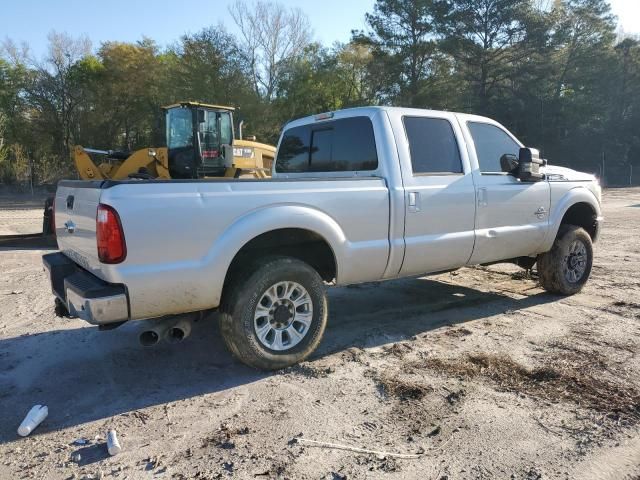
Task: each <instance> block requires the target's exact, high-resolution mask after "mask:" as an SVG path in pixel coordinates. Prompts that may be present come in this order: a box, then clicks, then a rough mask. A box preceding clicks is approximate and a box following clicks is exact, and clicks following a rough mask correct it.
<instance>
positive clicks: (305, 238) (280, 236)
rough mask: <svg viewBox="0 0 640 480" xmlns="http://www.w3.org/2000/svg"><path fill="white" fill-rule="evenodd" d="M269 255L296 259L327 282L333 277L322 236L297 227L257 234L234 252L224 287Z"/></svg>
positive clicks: (331, 256)
mask: <svg viewBox="0 0 640 480" xmlns="http://www.w3.org/2000/svg"><path fill="white" fill-rule="evenodd" d="M272 255H283V256H287V257H293V258H297V259H298V260H301V261H303V262H305V263H307V264H309V265H310V266H311V267H313V268H314V269H315V270H316V271H317V272H318V274H319V275H320V277H322V279H323V280H325V281H327V282H330V281H332V280H333V279H335V278H336V273H337V268H336V259H335V256H334V254H333V250H332V249H331V246H330V245H329V244H328V243H327V241H326V240H325V239H324V238H323V237H322V236H320V235H318V234H317V233H315V232H312V231H310V230H304V229H301V228H281V229H278V230H272V231H270V232H266V233H263V234H261V235H258V236H257V237H255V238H253V239H252V240H250V241H249V242H248V243H246V244H245V245H244V246H243V247H242V248H241V249H240V251H239V252H238V253H236V256H235V257H233V260H232V261H231V265H230V266H229V270H228V271H227V277H226V278H225V285H226V284H227V282H228V281H229V278H231V277H232V276H233V275H234V274H235V273H237V272H238V271H240V270H242V268H243V267H246V266H247V265H249V264H251V263H252V262H253V261H255V260H257V259H259V258H264V257H267V256H272Z"/></svg>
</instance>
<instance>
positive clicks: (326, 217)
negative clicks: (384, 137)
mask: <svg viewBox="0 0 640 480" xmlns="http://www.w3.org/2000/svg"><path fill="white" fill-rule="evenodd" d="M100 203H102V204H106V205H110V206H112V207H114V208H115V209H116V211H117V212H118V213H119V215H120V219H121V223H122V227H123V229H124V234H125V241H126V248H127V258H126V259H125V261H124V262H123V263H120V264H117V265H108V264H103V263H100V261H99V260H98V256H97V249H96V223H95V218H96V210H97V207H98V204H100ZM55 217H56V233H57V236H58V246H59V248H60V250H61V251H62V252H63V253H64V254H65V255H67V256H68V257H69V258H71V259H72V260H73V261H74V262H76V263H77V264H78V265H80V266H81V267H82V268H84V269H86V270H87V271H89V272H91V273H93V274H94V275H96V276H97V277H98V278H100V279H102V280H104V281H106V282H109V283H113V284H120V283H125V279H126V285H127V289H128V296H129V299H130V313H131V318H132V319H137V318H149V317H154V316H159V315H166V314H170V313H181V312H186V311H197V310H204V309H209V308H214V307H216V306H217V305H218V304H219V301H220V295H221V291H222V286H223V285H222V283H223V280H224V278H225V273H226V269H227V268H228V266H229V264H230V263H231V261H232V260H233V258H234V255H235V254H236V252H238V251H239V250H240V248H242V246H243V245H244V244H245V243H246V241H247V239H251V238H253V236H254V234H253V233H252V232H255V236H257V235H259V234H260V233H262V232H264V231H265V228H267V229H268V230H278V229H287V228H296V229H304V228H309V229H312V230H313V231H315V232H319V233H320V234H321V235H324V236H326V237H330V238H327V240H331V242H330V243H332V244H338V245H342V246H343V247H344V248H341V249H340V251H336V252H334V255H336V257H343V258H336V260H337V264H338V265H340V267H341V268H340V271H338V273H337V275H336V276H337V278H336V281H337V283H342V284H345V283H352V282H357V281H359V280H360V279H363V278H367V279H369V278H381V277H382V276H383V274H384V273H385V269H386V267H387V259H388V256H389V249H390V247H389V245H390V242H389V190H388V188H387V186H386V183H385V180H384V179H381V178H376V177H357V176H354V177H350V178H322V179H287V178H278V179H270V180H253V179H229V180H171V181H163V180H155V181H154V180H151V181H146V180H145V181H140V180H131V181H101V182H95V181H89V182H87V181H63V182H61V183H60V184H59V186H58V191H57V194H56V213H55ZM363 218H364V219H367V221H364V222H363V221H362V219H363ZM65 225H67V226H69V225H71V226H72V227H73V233H71V232H70V229H69V228H67V227H66V226H65ZM342 252H349V253H348V255H346V254H344V253H342ZM159 259H161V260H160V261H159ZM167 278H171V284H172V288H171V289H163V290H162V292H163V293H162V295H158V290H159V286H160V285H165V284H166V279H167Z"/></svg>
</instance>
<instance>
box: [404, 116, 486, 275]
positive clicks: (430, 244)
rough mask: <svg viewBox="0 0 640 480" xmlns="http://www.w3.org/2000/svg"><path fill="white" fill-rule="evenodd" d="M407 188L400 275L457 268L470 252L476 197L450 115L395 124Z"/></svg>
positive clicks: (405, 187) (464, 151) (467, 161)
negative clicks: (403, 245) (403, 248)
mask: <svg viewBox="0 0 640 480" xmlns="http://www.w3.org/2000/svg"><path fill="white" fill-rule="evenodd" d="M400 122H401V125H400ZM394 123H395V125H394V130H395V131H396V132H399V131H401V132H402V135H403V136H404V138H401V137H400V136H399V134H398V133H396V136H397V137H399V139H398V141H397V143H398V153H399V157H400V163H401V168H402V180H403V184H404V189H405V233H404V238H405V255H404V261H403V263H402V267H401V270H400V274H401V275H413V274H421V273H428V272H435V271H439V270H445V269H450V268H454V267H459V266H462V265H464V264H466V263H467V261H468V260H469V257H470V256H471V252H472V250H473V242H474V231H473V228H474V217H475V193H474V185H473V178H472V175H471V169H470V163H469V159H468V156H467V152H466V149H465V148H461V147H463V145H460V142H459V141H458V139H461V138H462V137H461V130H460V126H459V124H458V123H457V121H456V119H455V117H454V116H453V114H450V113H446V112H428V113H427V112H425V115H424V116H422V115H421V114H420V113H416V114H415V115H413V114H412V115H405V116H402V117H401V119H396V120H395V122H394Z"/></svg>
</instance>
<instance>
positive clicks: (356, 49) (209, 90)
mask: <svg viewBox="0 0 640 480" xmlns="http://www.w3.org/2000/svg"><path fill="white" fill-rule="evenodd" d="M229 10H230V14H231V16H232V18H233V19H234V21H235V23H236V25H237V27H238V31H239V34H237V35H233V34H231V33H229V32H228V31H226V30H225V28H223V27H222V26H220V25H219V26H211V27H207V28H204V29H203V30H201V31H200V32H198V33H194V34H185V35H183V36H182V37H181V38H180V39H178V40H177V41H176V42H175V43H174V44H172V45H170V46H168V47H162V48H161V47H160V46H159V45H158V44H157V43H156V42H155V41H154V40H153V39H151V38H143V39H142V40H140V41H138V42H135V43H125V42H118V41H109V42H104V43H102V44H101V45H99V46H98V47H97V49H92V46H91V43H90V42H89V40H88V39H86V38H84V37H77V38H74V37H72V36H70V35H68V34H67V33H60V32H55V31H53V32H51V33H50V35H49V45H48V52H47V54H46V55H45V56H44V57H43V58H40V59H36V58H33V56H32V55H31V54H30V52H29V48H28V46H27V45H18V44H16V43H15V42H13V41H12V40H11V39H6V40H5V41H4V42H3V44H2V48H1V50H0V51H1V55H0V182H2V183H5V184H11V183H20V182H25V181H27V180H29V179H31V180H33V181H35V182H36V183H46V182H53V181H55V180H57V179H59V178H62V177H74V176H75V171H74V169H73V166H72V162H71V160H70V152H71V150H72V148H73V145H75V144H80V145H84V146H90V147H94V148H102V149H123V150H134V149H136V148H142V147H146V146H153V145H159V144H160V142H162V137H163V135H164V132H162V131H160V123H159V122H158V119H159V114H160V113H159V112H160V106H162V105H165V104H170V103H173V102H175V101H180V100H194V101H200V102H206V103H214V104H221V105H234V106H238V107H239V108H240V110H239V112H238V114H237V115H236V116H237V118H238V119H243V120H245V132H246V133H249V134H254V135H256V136H257V137H258V139H259V140H260V141H264V142H276V141H277V138H278V135H279V132H280V130H281V128H282V126H283V125H284V124H285V123H286V122H287V121H289V120H292V119H295V118H298V117H301V116H305V115H309V114H313V113H318V112H323V111H330V110H335V109H340V108H348V107H354V106H361V105H397V106H406V107H417V108H431V109H438V110H451V111H461V112H469V113H476V114H479V115H486V116H489V117H492V118H495V119H496V120H498V121H500V122H501V123H503V124H504V125H505V126H507V127H508V128H509V129H510V130H511V131H512V132H513V133H514V134H516V136H518V137H519V138H520V139H521V140H522V141H523V142H524V143H525V144H527V145H530V146H535V147H538V148H540V149H541V150H542V152H543V155H544V157H545V158H548V159H549V160H550V161H551V162H552V163H554V164H559V165H567V166H571V167H574V168H579V169H582V170H586V171H591V172H594V173H598V174H601V175H602V174H603V169H604V170H605V171H604V176H605V179H606V181H607V182H608V183H612V184H613V183H628V181H629V178H630V177H629V175H630V174H631V172H632V168H633V167H637V168H638V170H640V41H639V39H638V38H634V37H630V36H624V35H620V34H619V33H617V24H616V19H615V17H614V16H613V15H612V14H611V11H610V8H609V5H608V3H607V1H606V0H377V1H376V3H375V4H374V7H373V9H372V11H371V12H368V13H367V14H366V25H367V26H366V28H365V29H364V30H362V31H353V33H352V36H351V39H350V41H349V42H347V43H338V42H336V43H334V44H333V45H329V46H327V45H322V44H320V43H318V42H315V41H313V38H312V36H311V33H310V32H311V28H310V22H309V19H308V18H307V16H306V15H305V14H304V12H303V11H302V10H300V9H297V8H287V7H285V6H283V5H281V4H279V3H276V2H274V1H269V0H257V1H254V2H253V3H246V1H245V0H237V1H236V3H234V4H233V5H232V6H231V8H230V9H229ZM635 178H640V177H635Z"/></svg>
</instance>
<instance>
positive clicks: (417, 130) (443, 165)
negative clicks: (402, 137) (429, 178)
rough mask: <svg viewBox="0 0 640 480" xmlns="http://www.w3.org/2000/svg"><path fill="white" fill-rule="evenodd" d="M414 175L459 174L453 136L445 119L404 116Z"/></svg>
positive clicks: (460, 167)
mask: <svg viewBox="0 0 640 480" xmlns="http://www.w3.org/2000/svg"><path fill="white" fill-rule="evenodd" d="M402 121H403V123H404V129H405V132H406V134H407V140H408V141H409V150H410V152H411V168H412V170H413V173H414V175H415V174H429V173H431V174H438V173H440V174H442V173H462V161H461V159H460V150H459V148H458V142H457V141H456V137H455V133H454V132H453V128H452V127H451V124H450V123H449V121H448V120H445V119H443V118H428V117H403V119H402Z"/></svg>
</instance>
